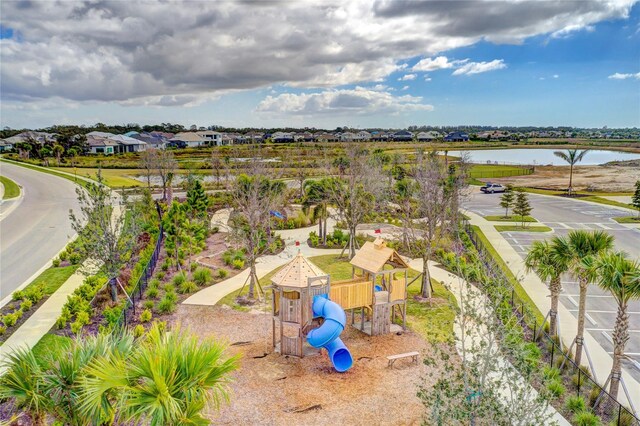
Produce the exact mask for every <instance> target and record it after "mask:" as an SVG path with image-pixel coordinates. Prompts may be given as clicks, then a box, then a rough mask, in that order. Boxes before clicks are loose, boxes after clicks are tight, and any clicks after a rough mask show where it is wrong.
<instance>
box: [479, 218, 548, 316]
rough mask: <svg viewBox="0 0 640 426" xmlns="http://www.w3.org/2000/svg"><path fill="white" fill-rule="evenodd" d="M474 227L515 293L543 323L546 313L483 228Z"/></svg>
mask: <svg viewBox="0 0 640 426" xmlns="http://www.w3.org/2000/svg"><path fill="white" fill-rule="evenodd" d="M472 228H473V230H474V232H475V233H476V235H477V236H478V238H479V239H480V241H482V244H483V245H484V246H485V247H486V249H487V251H488V252H489V254H490V255H491V257H493V259H494V260H495V261H496V263H497V264H498V266H499V267H500V268H501V269H502V271H503V272H504V273H505V275H506V277H507V279H508V280H509V282H510V283H511V286H512V287H513V289H514V290H515V293H516V295H517V296H518V298H519V299H520V300H521V301H522V302H523V303H525V304H526V305H527V308H528V309H529V310H530V311H531V312H532V313H533V314H534V315H535V318H536V320H537V322H538V324H542V323H543V321H544V315H542V313H540V310H539V309H538V307H537V306H536V304H535V303H533V300H531V298H530V297H529V295H528V294H527V292H526V291H525V289H524V288H522V286H521V285H520V282H519V281H518V280H517V279H516V277H515V275H513V272H511V269H509V267H508V266H507V264H506V263H505V262H504V260H502V257H500V255H499V254H498V252H497V251H496V249H495V248H494V247H493V246H492V245H491V243H490V242H489V240H487V237H485V235H484V234H483V233H482V230H481V229H480V228H478V227H477V226H475V225H472ZM532 325H533V324H532Z"/></svg>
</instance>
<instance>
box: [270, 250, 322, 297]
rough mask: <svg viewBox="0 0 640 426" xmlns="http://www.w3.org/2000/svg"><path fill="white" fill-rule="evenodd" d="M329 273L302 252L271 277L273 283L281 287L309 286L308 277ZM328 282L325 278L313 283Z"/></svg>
mask: <svg viewBox="0 0 640 426" xmlns="http://www.w3.org/2000/svg"><path fill="white" fill-rule="evenodd" d="M323 275H327V274H325V273H324V272H323V271H322V270H321V269H320V268H318V267H317V266H316V265H314V264H313V263H311V262H310V261H309V260H308V259H307V258H306V257H304V256H303V255H302V254H301V253H298V255H297V256H296V257H294V258H293V259H292V260H291V262H289V263H287V264H286V265H284V266H283V267H282V269H280V270H279V271H278V273H276V274H275V275H274V276H273V277H272V278H271V283H272V284H273V285H276V286H279V287H295V288H304V287H307V279H308V278H313V277H319V276H323ZM322 284H326V282H325V280H318V281H316V282H315V283H313V284H312V285H322Z"/></svg>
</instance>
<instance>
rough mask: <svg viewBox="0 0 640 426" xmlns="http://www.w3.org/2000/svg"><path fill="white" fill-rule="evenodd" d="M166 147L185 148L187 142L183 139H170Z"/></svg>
mask: <svg viewBox="0 0 640 426" xmlns="http://www.w3.org/2000/svg"><path fill="white" fill-rule="evenodd" d="M167 147H168V148H186V147H187V143H186V142H184V141H171V142H168V143H167Z"/></svg>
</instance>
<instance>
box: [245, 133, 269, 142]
mask: <svg viewBox="0 0 640 426" xmlns="http://www.w3.org/2000/svg"><path fill="white" fill-rule="evenodd" d="M263 139H264V133H260V132H248V133H246V134H245V135H244V140H245V143H258V142H261V141H262V140H263Z"/></svg>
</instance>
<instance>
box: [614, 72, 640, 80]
mask: <svg viewBox="0 0 640 426" xmlns="http://www.w3.org/2000/svg"><path fill="white" fill-rule="evenodd" d="M607 78H609V79H611V80H626V79H628V78H635V79H636V80H640V72H637V73H635V74H622V73H619V72H617V73H615V74H611V75H610V76H609V77H607Z"/></svg>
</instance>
